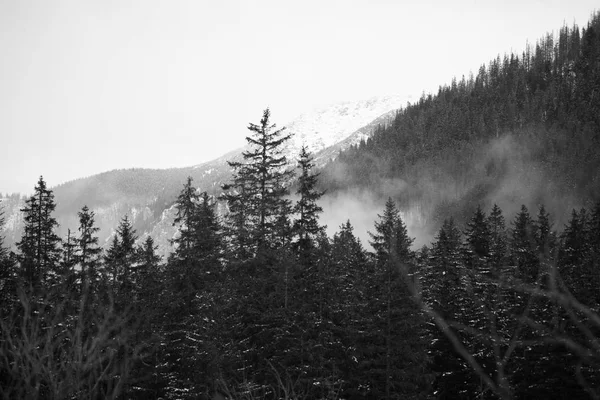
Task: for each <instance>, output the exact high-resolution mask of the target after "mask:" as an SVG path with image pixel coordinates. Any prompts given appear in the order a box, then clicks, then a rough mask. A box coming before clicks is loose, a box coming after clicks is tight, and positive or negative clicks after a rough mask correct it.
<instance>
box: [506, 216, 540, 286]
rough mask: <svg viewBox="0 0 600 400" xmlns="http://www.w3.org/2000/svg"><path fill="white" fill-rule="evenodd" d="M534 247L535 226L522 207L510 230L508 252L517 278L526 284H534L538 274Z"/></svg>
mask: <svg viewBox="0 0 600 400" xmlns="http://www.w3.org/2000/svg"><path fill="white" fill-rule="evenodd" d="M535 247H536V236H535V225H534V222H533V220H532V218H531V216H530V215H529V210H527V207H525V205H522V206H521V211H520V212H519V213H518V214H517V216H516V217H515V219H514V222H513V227H512V229H511V238H510V250H511V255H512V259H513V262H514V264H515V265H516V267H517V272H518V273H519V276H520V277H521V279H523V281H524V282H527V283H533V282H535V281H536V279H537V277H538V273H539V259H538V257H537V254H536V252H535Z"/></svg>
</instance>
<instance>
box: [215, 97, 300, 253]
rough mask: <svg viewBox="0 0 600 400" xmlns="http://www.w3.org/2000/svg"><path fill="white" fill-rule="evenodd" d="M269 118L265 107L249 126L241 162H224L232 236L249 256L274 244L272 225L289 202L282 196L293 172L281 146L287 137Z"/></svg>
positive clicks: (284, 194)
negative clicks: (228, 171)
mask: <svg viewBox="0 0 600 400" xmlns="http://www.w3.org/2000/svg"><path fill="white" fill-rule="evenodd" d="M270 117H271V112H270V111H269V109H268V108H267V109H266V110H265V111H264V112H263V117H262V119H261V120H260V123H259V124H253V123H250V124H249V126H248V130H250V132H251V135H250V136H248V137H246V140H247V142H248V144H249V145H250V149H249V150H246V151H244V152H243V153H242V156H243V162H237V161H235V162H228V163H229V165H230V166H231V168H232V169H233V178H232V182H231V183H229V184H227V185H224V186H223V189H224V190H226V191H227V192H226V193H225V194H224V196H223V198H224V199H226V200H227V202H228V204H229V207H230V210H229V211H230V215H229V221H230V228H231V230H232V233H233V236H234V238H235V239H236V240H237V241H238V242H240V245H246V247H249V249H248V250H249V251H250V255H253V254H256V253H257V252H258V253H260V252H262V251H263V250H267V249H268V248H269V247H272V243H274V242H275V243H276V241H274V240H273V239H275V238H276V237H277V230H276V222H277V220H278V219H279V217H280V216H281V215H282V213H283V212H284V211H285V210H286V205H287V207H289V203H290V201H289V200H288V199H286V198H285V196H286V195H287V194H288V188H287V186H288V184H289V180H290V179H291V178H292V177H293V175H294V172H293V170H291V169H287V166H288V165H287V159H286V157H285V155H283V146H284V145H285V143H286V142H287V141H288V140H289V139H290V138H291V135H285V134H284V130H285V128H282V129H276V125H275V124H272V123H271V121H270ZM244 242H247V243H244Z"/></svg>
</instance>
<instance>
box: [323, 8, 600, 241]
mask: <svg viewBox="0 0 600 400" xmlns="http://www.w3.org/2000/svg"><path fill="white" fill-rule="evenodd" d="M599 94H600V13H596V14H595V15H594V16H593V17H592V19H591V21H590V23H589V24H588V26H587V27H586V28H584V29H580V28H577V27H574V28H568V27H566V26H565V27H563V28H561V29H560V30H559V34H558V37H556V36H553V35H552V34H548V35H545V36H544V37H543V39H541V40H539V41H538V42H537V44H536V45H535V46H529V47H528V48H527V50H526V51H525V52H524V53H523V54H508V55H505V56H504V57H498V58H497V59H495V60H492V61H491V62H490V63H489V64H488V65H487V67H486V66H483V67H481V68H480V69H479V71H478V73H477V74H476V75H475V76H473V75H471V77H470V78H469V79H465V78H463V79H462V80H453V81H452V83H451V84H450V85H446V86H443V87H440V90H439V91H438V93H437V94H435V95H428V96H423V97H422V98H421V99H420V100H419V101H418V102H416V103H415V104H413V105H410V106H408V107H406V108H404V109H403V110H402V111H401V112H399V113H398V115H397V116H396V117H395V118H394V120H393V122H392V123H391V124H389V125H388V126H387V127H385V128H384V129H379V130H378V131H377V132H375V133H374V134H373V135H372V137H371V138H370V139H369V140H368V141H366V142H364V143H363V144H361V145H358V146H355V147H353V148H349V149H347V150H346V151H344V152H343V153H342V154H340V155H339V156H338V157H337V158H336V160H335V161H334V162H332V163H330V164H328V165H327V166H326V167H325V168H324V169H323V174H322V175H321V184H322V185H323V187H324V188H327V189H328V190H329V193H330V197H331V198H332V199H331V200H330V202H331V204H332V206H331V207H332V208H334V209H336V208H340V205H339V204H341V203H339V202H341V201H343V204H346V205H347V204H348V203H349V201H350V199H352V198H354V199H358V200H355V201H356V202H360V204H361V209H360V210H361V211H360V212H361V213H370V215H375V211H374V210H373V209H369V207H368V204H371V203H372V204H375V206H376V209H378V210H381V209H382V205H383V201H385V198H386V197H387V196H391V197H393V198H394V199H395V200H396V201H397V203H398V204H400V205H401V209H402V210H403V212H404V213H406V215H407V216H410V218H411V219H415V218H417V217H418V220H419V224H420V226H416V227H415V228H414V229H413V230H412V231H410V230H409V232H410V234H411V235H413V236H416V234H417V233H419V234H420V235H419V236H427V235H429V237H430V238H431V235H433V234H434V232H436V231H437V229H438V228H439V225H440V224H441V222H442V221H441V220H440V219H441V218H442V217H443V218H446V217H448V216H453V217H454V218H455V219H457V220H458V222H465V219H466V218H468V217H469V216H470V215H472V213H473V211H474V209H475V208H476V207H477V206H478V205H480V206H482V207H483V208H484V209H486V210H489V209H490V208H491V206H492V205H493V204H494V203H498V205H499V206H500V207H501V208H502V209H503V210H504V211H505V213H506V214H507V215H514V214H515V213H516V211H518V208H519V207H520V205H521V204H525V205H527V206H528V207H529V209H530V211H531V213H532V214H536V213H537V211H538V207H539V205H541V204H544V205H545V206H546V209H547V210H548V211H549V212H550V213H551V214H553V215H555V216H557V218H559V217H560V218H562V217H563V216H568V215H569V212H570V210H571V209H572V208H579V207H582V206H585V207H587V208H590V207H591V206H592V205H593V203H595V202H597V201H598V200H600V152H598V148H599V147H598V146H599V145H600V96H599ZM336 201H337V202H338V203H336ZM350 218H360V214H359V213H355V214H354V215H351V216H350ZM409 222H410V221H409ZM563 222H564V221H562V220H555V224H556V226H557V227H560V225H561V224H562V223H563ZM423 232H425V234H423ZM425 243H427V242H425ZM420 244H424V243H423V242H421V243H420Z"/></svg>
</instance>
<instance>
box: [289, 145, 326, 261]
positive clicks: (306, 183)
mask: <svg viewBox="0 0 600 400" xmlns="http://www.w3.org/2000/svg"><path fill="white" fill-rule="evenodd" d="M314 166H315V165H314V164H313V159H312V157H311V155H310V153H309V152H308V151H307V149H306V146H302V149H301V151H300V159H299V160H298V168H299V169H300V171H301V173H300V176H299V177H298V190H297V191H296V194H297V195H298V196H300V198H299V199H298V201H297V202H296V205H295V206H294V212H295V213H296V214H297V215H298V219H296V220H295V221H294V233H295V236H296V237H297V240H296V242H295V245H296V248H297V250H298V252H299V253H300V255H301V257H303V258H306V255H307V252H308V251H309V250H310V248H311V247H312V245H313V241H314V240H315V238H316V237H317V236H318V235H319V234H320V233H321V232H323V231H324V229H325V227H324V226H321V225H319V214H320V213H321V212H323V208H322V207H320V206H319V205H318V204H317V201H318V200H319V199H320V198H321V196H323V194H324V192H321V191H318V190H316V185H317V178H318V176H319V174H313V173H311V170H312V169H313V168H314Z"/></svg>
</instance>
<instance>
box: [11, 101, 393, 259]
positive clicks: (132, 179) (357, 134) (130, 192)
mask: <svg viewBox="0 0 600 400" xmlns="http://www.w3.org/2000/svg"><path fill="white" fill-rule="evenodd" d="M403 103H404V98H402V97H401V96H384V97H380V98H378V97H372V98H370V99H366V100H362V101H358V102H350V101H348V102H342V103H335V104H333V105H328V106H325V107H317V108H315V109H313V110H311V111H307V112H305V113H303V114H300V116H299V117H298V118H296V119H294V120H293V121H291V122H290V123H289V124H287V125H286V126H285V128H286V131H287V132H288V133H290V134H291V135H292V138H291V140H290V141H289V142H288V144H287V146H286V147H285V149H284V154H285V155H286V156H287V157H288V159H289V161H290V163H291V164H292V165H294V166H295V162H294V159H295V156H296V155H297V154H299V151H300V148H301V146H302V145H305V144H306V145H307V147H308V148H309V150H310V151H311V152H313V153H314V154H313V155H314V158H315V164H316V165H317V166H318V167H322V166H324V165H325V164H326V163H328V162H330V161H331V160H332V159H334V158H335V157H336V156H337V154H339V153H340V151H341V150H344V149H345V148H347V147H348V146H351V145H354V144H358V143H360V141H361V140H365V139H366V138H367V137H368V135H369V134H370V132H372V130H374V129H375V128H376V126H377V125H378V124H384V123H389V122H390V121H391V119H392V117H393V115H394V114H395V113H396V111H397V109H400V108H401V107H402V105H403ZM246 149H248V146H244V147H242V148H238V149H235V150H232V151H229V152H227V153H225V154H223V155H221V156H219V157H217V158H215V159H213V160H209V161H205V162H202V163H199V164H196V165H192V166H189V167H177V168H167V169H151V168H126V169H116V170H111V171H105V172H102V173H99V174H95V175H92V176H89V177H82V178H78V179H75V180H72V181H69V182H65V183H62V184H59V185H57V186H55V187H52V190H53V191H54V194H55V201H56V204H57V207H56V213H55V214H56V217H57V220H58V221H59V224H60V227H59V232H58V233H59V235H60V236H61V237H62V236H66V229H71V231H74V230H76V229H77V227H78V225H79V223H78V220H77V212H78V211H79V210H80V209H81V207H83V205H87V206H88V207H89V208H90V209H91V210H92V211H94V212H95V214H96V225H97V226H98V227H99V228H100V232H99V237H100V242H101V243H104V244H106V243H107V242H108V240H109V239H110V238H111V236H112V235H113V234H114V231H115V229H116V227H117V225H118V222H119V220H120V219H121V218H122V217H123V216H124V215H129V217H130V219H131V220H132V223H133V226H134V228H135V229H136V230H137V232H138V234H139V235H140V239H143V238H145V237H146V236H147V235H151V236H153V238H154V239H155V241H156V242H157V244H158V245H159V248H160V250H161V251H160V252H161V254H163V255H165V254H166V253H167V252H168V249H169V248H170V242H169V239H170V238H171V237H172V235H173V234H174V232H175V228H174V227H173V226H172V225H173V224H172V219H173V216H174V211H173V203H174V201H175V199H176V197H177V194H178V193H179V191H180V190H181V187H182V185H183V184H184V182H185V180H186V178H187V177H188V176H191V177H192V178H193V180H194V186H196V187H197V188H198V190H201V191H207V192H208V193H209V194H211V195H218V194H219V193H220V191H221V184H223V183H225V182H227V181H228V180H229V179H230V176H231V169H230V168H229V166H228V164H227V161H235V160H241V154H242V152H243V151H244V150H246ZM21 201H22V200H21ZM13 203H14V201H13V202H11V204H10V212H7V213H6V214H7V217H9V218H10V221H11V224H9V225H7V226H5V227H4V231H5V232H4V235H5V236H6V237H7V240H6V241H7V244H9V245H14V243H15V242H16V241H18V240H19V236H20V227H21V226H22V222H23V221H22V217H21V216H20V215H19V212H17V211H16V210H18V209H19V208H20V206H19V205H18V204H13ZM21 204H22V203H21ZM7 208H8V207H7Z"/></svg>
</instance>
